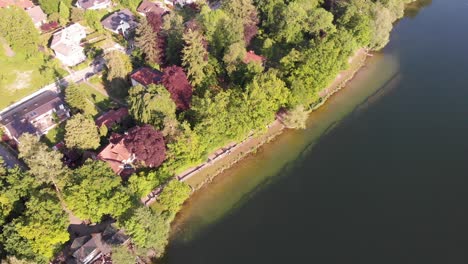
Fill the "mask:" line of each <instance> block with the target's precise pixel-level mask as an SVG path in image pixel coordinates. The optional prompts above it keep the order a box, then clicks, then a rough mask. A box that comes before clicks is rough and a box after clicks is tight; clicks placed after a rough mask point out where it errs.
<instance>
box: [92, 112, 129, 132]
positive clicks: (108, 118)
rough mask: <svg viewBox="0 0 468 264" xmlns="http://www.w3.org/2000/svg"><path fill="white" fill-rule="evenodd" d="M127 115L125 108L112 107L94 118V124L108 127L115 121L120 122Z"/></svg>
mask: <svg viewBox="0 0 468 264" xmlns="http://www.w3.org/2000/svg"><path fill="white" fill-rule="evenodd" d="M127 116H128V109H127V108H124V107H122V108H119V109H117V110H114V109H112V110H110V111H108V112H106V113H104V114H102V115H101V116H100V117H98V118H97V119H96V126H98V127H101V126H102V125H106V126H107V128H110V127H111V126H112V125H114V124H115V123H119V122H121V121H122V120H123V119H124V118H125V117H127Z"/></svg>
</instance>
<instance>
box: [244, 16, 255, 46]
mask: <svg viewBox="0 0 468 264" xmlns="http://www.w3.org/2000/svg"><path fill="white" fill-rule="evenodd" d="M257 25H258V15H257V13H256V12H252V13H251V14H250V19H249V21H248V22H247V23H246V24H245V25H244V41H245V45H246V46H248V45H250V42H251V41H252V39H253V38H254V37H255V36H256V35H257V33H258V26H257Z"/></svg>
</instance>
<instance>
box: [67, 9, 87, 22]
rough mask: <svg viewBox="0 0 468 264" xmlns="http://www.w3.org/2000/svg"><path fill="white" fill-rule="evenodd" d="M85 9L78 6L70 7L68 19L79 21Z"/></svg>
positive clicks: (82, 17)
mask: <svg viewBox="0 0 468 264" xmlns="http://www.w3.org/2000/svg"><path fill="white" fill-rule="evenodd" d="M84 14H85V11H84V10H83V9H81V8H78V7H72V9H71V11H70V20H71V21H72V22H80V21H82V20H83V19H84Z"/></svg>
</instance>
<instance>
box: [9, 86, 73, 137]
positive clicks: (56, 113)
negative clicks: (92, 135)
mask: <svg viewBox="0 0 468 264" xmlns="http://www.w3.org/2000/svg"><path fill="white" fill-rule="evenodd" d="M69 117H70V114H69V111H68V109H67V108H66V107H65V104H64V103H63V101H62V99H61V98H60V96H59V95H58V94H57V93H56V92H53V91H45V92H42V93H40V94H38V95H37V96H34V97H32V98H30V99H28V100H26V101H25V102H23V103H21V104H18V105H17V106H15V107H12V108H10V109H8V110H7V111H4V112H3V113H1V114H0V124H1V125H2V126H3V127H4V129H5V132H6V134H7V135H8V136H9V137H10V138H12V139H14V140H15V141H16V142H19V141H18V138H19V137H20V136H21V135H22V134H24V133H30V134H37V135H38V136H41V135H44V134H46V133H47V132H48V131H49V130H50V129H52V128H54V127H55V126H56V125H57V123H59V122H61V121H63V120H65V119H67V118H69Z"/></svg>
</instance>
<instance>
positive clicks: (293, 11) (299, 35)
mask: <svg viewBox="0 0 468 264" xmlns="http://www.w3.org/2000/svg"><path fill="white" fill-rule="evenodd" d="M317 4H318V2H317V0H298V1H294V2H290V3H289V5H288V6H287V7H286V8H285V9H284V10H283V12H282V16H281V21H280V29H279V32H278V35H277V39H278V40H284V41H286V42H287V43H300V42H302V41H304V40H307V38H310V36H317V35H318V34H319V33H320V31H323V32H333V30H334V28H335V26H334V25H333V23H332V22H333V15H332V14H331V13H329V12H327V11H326V10H325V9H323V8H317Z"/></svg>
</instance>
